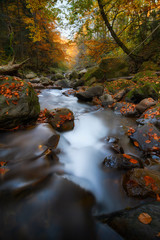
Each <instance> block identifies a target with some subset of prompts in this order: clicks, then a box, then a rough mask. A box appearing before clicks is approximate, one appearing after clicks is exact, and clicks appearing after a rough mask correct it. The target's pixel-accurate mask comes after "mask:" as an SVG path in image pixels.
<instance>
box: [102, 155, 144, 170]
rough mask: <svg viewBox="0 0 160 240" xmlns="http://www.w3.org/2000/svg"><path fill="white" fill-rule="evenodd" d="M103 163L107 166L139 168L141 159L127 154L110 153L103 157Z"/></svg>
mask: <svg viewBox="0 0 160 240" xmlns="http://www.w3.org/2000/svg"><path fill="white" fill-rule="evenodd" d="M103 165H104V166H105V167H109V168H118V169H132V168H139V167H140V165H141V160H140V159H139V158H137V157H135V156H132V155H128V154H117V155H115V156H114V155H111V156H108V157H106V158H105V159H104V161H103Z"/></svg>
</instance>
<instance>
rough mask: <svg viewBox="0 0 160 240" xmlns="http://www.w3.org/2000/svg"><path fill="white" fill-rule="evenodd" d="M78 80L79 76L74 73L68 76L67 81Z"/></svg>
mask: <svg viewBox="0 0 160 240" xmlns="http://www.w3.org/2000/svg"><path fill="white" fill-rule="evenodd" d="M77 78H79V74H78V73H77V72H76V71H73V72H71V74H70V75H69V79H70V80H71V79H77Z"/></svg>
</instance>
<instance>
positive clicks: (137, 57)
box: [98, 0, 143, 64]
mask: <svg viewBox="0 0 160 240" xmlns="http://www.w3.org/2000/svg"><path fill="white" fill-rule="evenodd" d="M98 5H99V9H100V13H101V16H102V18H103V20H104V22H105V24H106V26H107V28H108V30H109V32H110V33H111V36H112V37H113V39H114V40H115V42H116V43H117V44H118V46H119V47H121V48H122V50H123V51H124V52H125V53H126V54H127V55H128V56H129V57H130V58H131V59H132V60H133V61H134V63H135V64H139V63H142V62H143V58H142V57H140V56H137V55H134V54H132V53H130V52H131V51H130V50H129V49H128V48H127V47H126V46H125V45H124V43H123V42H122V41H121V40H120V38H119V37H118V36H117V34H116V33H115V31H114V29H113V28H112V26H111V24H110V23H109V21H108V17H107V15H106V13H105V11H104V8H103V4H102V0H98Z"/></svg>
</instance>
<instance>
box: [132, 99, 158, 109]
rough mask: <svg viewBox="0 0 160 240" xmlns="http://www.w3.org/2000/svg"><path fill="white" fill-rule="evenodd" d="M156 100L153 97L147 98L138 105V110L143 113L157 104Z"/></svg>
mask: <svg viewBox="0 0 160 240" xmlns="http://www.w3.org/2000/svg"><path fill="white" fill-rule="evenodd" d="M156 103H157V102H156V101H154V100H153V98H145V99H143V100H142V101H141V102H140V103H138V104H137V105H136V110H137V111H138V112H139V113H143V112H144V111H145V110H146V109H147V108H150V107H152V106H154V105H156Z"/></svg>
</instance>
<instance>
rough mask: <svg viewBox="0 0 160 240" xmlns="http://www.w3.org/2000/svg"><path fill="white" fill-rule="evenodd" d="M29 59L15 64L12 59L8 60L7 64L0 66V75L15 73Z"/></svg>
mask: <svg viewBox="0 0 160 240" xmlns="http://www.w3.org/2000/svg"><path fill="white" fill-rule="evenodd" d="M28 60H29V59H26V60H25V61H23V62H21V63H17V64H13V62H14V59H13V60H12V61H11V62H9V63H8V64H7V65H4V66H0V74H2V75H7V74H8V75H13V74H14V73H16V72H17V71H18V70H19V69H20V68H21V67H22V66H23V65H24V64H25V63H26V62H27V61H28Z"/></svg>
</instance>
